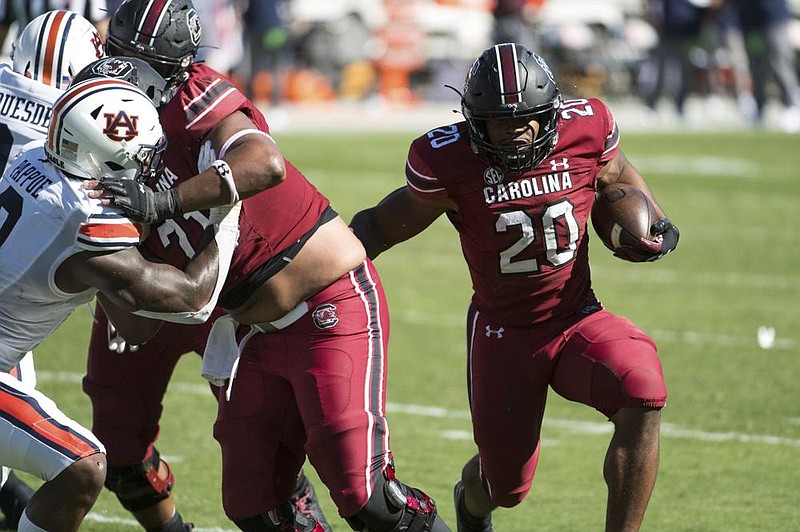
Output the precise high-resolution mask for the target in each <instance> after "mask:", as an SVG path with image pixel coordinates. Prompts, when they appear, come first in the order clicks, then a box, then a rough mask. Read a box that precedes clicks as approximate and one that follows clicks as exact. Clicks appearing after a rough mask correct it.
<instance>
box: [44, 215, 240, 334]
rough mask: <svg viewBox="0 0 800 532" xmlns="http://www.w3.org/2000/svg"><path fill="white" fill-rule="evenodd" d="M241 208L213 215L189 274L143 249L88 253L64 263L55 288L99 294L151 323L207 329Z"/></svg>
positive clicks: (187, 269) (59, 269)
mask: <svg viewBox="0 0 800 532" xmlns="http://www.w3.org/2000/svg"><path fill="white" fill-rule="evenodd" d="M239 212H240V204H237V205H235V206H234V207H230V208H221V209H214V210H212V213H211V221H212V224H211V225H210V226H209V232H208V235H209V239H208V242H207V243H206V245H204V246H203V247H202V248H201V249H200V250H199V251H198V253H197V254H196V255H195V256H194V257H193V258H192V260H190V261H189V263H188V264H187V266H186V268H185V270H183V271H182V270H179V269H178V268H176V267H174V266H171V265H169V264H165V263H159V262H150V261H148V260H147V259H146V258H145V257H144V256H142V254H141V253H140V252H139V250H138V248H133V247H131V248H126V249H124V250H120V251H115V252H111V253H103V252H95V251H84V252H80V253H76V254H75V255H72V256H71V257H69V258H68V259H67V260H65V261H64V262H63V263H62V264H61V265H60V266H59V267H58V270H57V271H56V284H57V285H58V286H59V288H61V290H64V291H65V292H70V293H75V292H80V291H83V290H86V289H89V288H96V289H97V290H98V291H99V292H101V293H102V294H103V295H104V296H105V297H106V298H107V299H108V300H109V301H111V302H112V303H113V304H114V305H116V306H118V307H120V308H121V309H123V310H126V311H128V312H134V313H136V314H137V315H140V316H145V317H148V318H155V319H163V320H168V321H174V322H178V323H202V322H204V321H206V320H207V319H208V317H209V316H210V315H211V311H212V310H213V309H214V307H215V306H216V303H217V298H218V297H219V294H220V291H221V289H222V286H223V285H224V283H225V279H226V277H227V275H228V269H229V267H230V262H231V258H232V256H233V250H234V249H235V248H236V243H237V241H238V238H239Z"/></svg>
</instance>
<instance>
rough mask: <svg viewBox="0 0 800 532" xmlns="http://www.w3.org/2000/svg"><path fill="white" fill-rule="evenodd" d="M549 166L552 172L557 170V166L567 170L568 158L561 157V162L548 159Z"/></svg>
mask: <svg viewBox="0 0 800 532" xmlns="http://www.w3.org/2000/svg"><path fill="white" fill-rule="evenodd" d="M550 168H552V169H553V172H555V171H557V170H558V169H559V168H563V169H564V170H569V159H567V158H566V157H562V158H561V162H558V161H556V160H555V159H550Z"/></svg>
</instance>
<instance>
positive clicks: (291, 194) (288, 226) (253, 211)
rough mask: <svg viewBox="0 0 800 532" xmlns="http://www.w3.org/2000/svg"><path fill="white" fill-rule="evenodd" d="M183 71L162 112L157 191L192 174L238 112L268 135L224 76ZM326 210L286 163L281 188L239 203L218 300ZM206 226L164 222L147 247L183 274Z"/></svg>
mask: <svg viewBox="0 0 800 532" xmlns="http://www.w3.org/2000/svg"><path fill="white" fill-rule="evenodd" d="M188 72H189V79H188V80H187V81H186V82H185V83H183V84H182V85H181V87H180V88H179V89H178V92H177V94H175V96H174V97H173V98H172V99H171V100H170V101H169V103H168V104H167V105H166V106H165V107H164V109H163V110H162V112H161V124H162V125H163V127H164V132H165V134H166V136H167V149H166V152H165V153H164V165H165V170H164V174H163V175H162V176H161V178H160V179H159V181H158V183H157V185H156V186H155V188H156V189H157V190H165V189H168V188H171V187H175V186H176V185H177V184H179V183H181V182H183V181H185V180H187V179H189V178H191V177H193V176H195V175H197V173H198V166H197V161H198V156H199V155H200V148H201V146H202V144H203V142H204V139H205V137H206V135H207V134H208V132H209V131H211V130H212V129H213V128H214V127H215V126H216V125H217V124H218V123H219V121H220V120H222V119H223V118H225V117H227V116H229V115H230V114H231V113H233V112H235V111H237V110H239V111H242V112H243V113H245V114H246V115H247V116H248V117H249V118H250V119H251V120H252V121H253V123H254V124H255V125H256V126H257V127H258V129H260V130H262V131H264V132H266V133H269V127H268V126H267V122H266V120H265V119H264V116H263V115H262V114H261V112H260V111H259V110H258V109H257V108H256V107H255V106H254V105H253V103H252V102H250V100H248V99H247V97H245V95H244V94H242V93H241V92H240V91H239V90H238V89H236V88H235V87H234V86H233V85H232V84H231V83H230V82H229V81H228V80H226V79H225V78H224V77H223V76H222V75H220V74H219V73H217V72H216V71H214V70H212V69H210V68H208V67H206V66H204V65H202V64H195V65H192V66H191V67H190V68H189V70H188ZM328 205H329V202H328V199H327V198H326V197H325V196H323V195H322V194H321V193H320V192H319V191H318V190H317V189H316V188H315V187H314V186H313V185H312V184H311V183H309V181H308V180H307V179H306V178H305V177H304V176H303V175H302V174H301V173H300V172H299V171H298V170H297V169H296V168H295V167H294V166H292V165H291V164H290V163H289V162H288V161H286V180H285V181H284V182H283V183H281V184H280V185H278V186H276V187H273V188H271V189H268V190H265V191H263V192H261V193H259V194H256V195H255V196H252V197H250V198H248V199H246V200H244V201H243V203H242V211H241V217H240V223H239V230H240V237H239V245H238V246H237V248H236V251H235V252H234V255H233V261H232V263H231V269H230V273H229V275H228V280H227V282H226V285H225V287H224V289H223V295H224V294H225V293H226V292H227V291H228V290H229V289H230V288H231V287H233V286H236V285H238V284H239V283H240V282H241V281H242V280H244V279H246V278H247V277H248V276H249V275H250V274H251V273H252V272H253V271H254V270H255V269H256V268H258V267H259V266H261V265H263V264H264V263H266V262H267V261H268V260H269V259H271V258H273V257H274V256H275V255H276V253H278V252H280V251H282V250H284V249H286V248H288V247H289V246H290V245H291V244H293V243H295V242H297V241H298V240H299V239H300V238H301V237H302V236H303V235H304V234H305V233H307V232H308V231H309V230H310V229H312V228H313V227H314V225H315V224H316V223H317V220H318V219H319V218H320V215H321V214H322V212H324V211H325V209H326V208H327V207H328ZM208 224H209V220H208V211H198V212H190V213H187V214H184V215H183V216H182V217H179V218H175V219H172V220H166V221H165V222H163V223H161V224H159V225H158V226H154V227H151V230H150V234H149V236H148V238H147V239H146V240H145V242H144V247H145V249H146V250H147V251H148V252H149V253H151V254H153V255H155V256H156V257H158V258H159V259H161V260H164V261H166V262H168V263H170V264H173V265H175V266H177V267H180V268H183V267H185V265H186V263H187V262H188V260H189V258H191V257H192V256H194V254H195V250H196V249H197V248H198V246H199V244H200V242H201V240H202V235H203V232H204V230H205V228H206V227H207V226H208Z"/></svg>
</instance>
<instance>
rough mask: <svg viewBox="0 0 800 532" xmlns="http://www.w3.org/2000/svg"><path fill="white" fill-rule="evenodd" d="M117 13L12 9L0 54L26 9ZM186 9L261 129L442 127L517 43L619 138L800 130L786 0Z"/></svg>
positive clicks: (84, 2) (240, 3) (356, 0)
mask: <svg viewBox="0 0 800 532" xmlns="http://www.w3.org/2000/svg"><path fill="white" fill-rule="evenodd" d="M15 1H17V0H7V1H6V2H0V4H2V3H8V4H9V5H12V6H13V5H14V3H15ZM120 3H121V0H94V1H91V0H33V1H26V2H22V3H21V4H19V5H23V4H25V5H26V6H27V7H24V8H20V9H19V10H18V11H19V14H18V16H17V18H18V19H19V20H17V21H16V22H11V21H10V20H9V21H8V22H9V24H8V28H7V29H8V30H9V31H8V32H7V34H8V36H7V37H6V38H5V45H4V48H3V50H4V52H5V53H6V54H7V53H8V49H9V47H10V42H11V41H12V39H13V34H14V30H15V28H16V27H17V26H18V25H19V24H20V23H21V22H24V18H25V16H26V15H25V12H26V11H27V12H31V11H35V10H36V9H37V6H36V5H34V4H41V5H46V6H47V7H49V8H58V7H66V8H68V9H73V10H76V11H79V12H83V14H85V15H87V16H88V18H90V19H91V20H93V21H94V22H95V23H96V24H97V25H98V28H100V29H101V32H102V31H104V27H105V22H106V20H107V17H108V13H111V12H113V10H114V9H115V8H116V6H118V5H119V4H120ZM194 3H195V6H196V7H197V9H198V11H199V13H200V17H201V20H202V22H203V46H202V47H201V50H200V57H199V58H200V59H202V60H204V61H206V63H208V64H209V65H210V66H211V67H212V68H215V69H216V70H218V71H220V72H222V73H223V74H226V75H228V76H229V77H230V78H231V79H232V80H233V81H234V82H235V83H236V84H237V85H238V86H239V87H240V88H241V89H242V90H243V91H244V92H245V93H246V94H247V95H248V96H250V97H251V98H252V99H253V100H254V101H256V102H257V103H258V104H259V105H260V106H262V108H263V109H264V110H265V112H266V114H267V118H268V119H269V121H270V124H271V127H272V128H273V129H285V128H290V129H291V128H294V129H313V128H315V127H325V126H326V125H327V126H328V127H330V126H333V127H368V128H369V127H375V126H386V127H390V126H392V125H394V124H396V122H397V120H401V123H404V122H402V121H406V122H418V120H417V119H418V118H422V119H423V120H425V119H426V123H427V125H428V126H430V127H432V126H434V125H437V124H438V120H446V121H448V122H449V121H452V118H453V117H452V116H450V115H449V113H450V111H452V109H455V108H457V107H458V97H457V95H456V94H455V93H454V92H453V91H452V90H450V89H448V88H447V87H446V85H451V86H453V87H455V88H461V85H462V84H463V80H464V76H465V73H466V71H467V69H468V68H469V65H470V64H471V62H472V61H473V60H474V59H475V58H476V57H477V56H478V55H479V54H480V52H481V51H482V50H483V49H485V48H486V47H488V46H490V45H491V44H494V43H500V42H509V41H516V42H520V43H522V44H525V45H527V46H528V47H529V48H531V49H532V50H534V51H537V52H538V53H539V54H540V55H542V56H543V57H544V58H545V59H546V60H547V61H548V63H549V64H550V67H551V68H552V69H553V71H554V73H555V74H556V78H557V80H558V81H559V84H560V86H561V88H562V91H563V92H564V93H565V95H566V96H567V97H575V96H579V97H588V96H597V97H601V98H603V99H605V100H606V101H607V102H608V103H610V104H611V106H612V109H614V111H615V112H616V114H617V115H618V116H617V118H618V120H619V121H620V123H621V124H622V125H623V126H625V127H628V128H630V127H638V128H645V129H646V128H657V127H660V128H685V127H691V128H709V127H711V128H719V127H737V128H741V127H747V126H758V127H765V128H771V129H777V130H780V131H784V132H789V133H797V132H800V87H798V81H797V79H798V64H799V62H798V57H800V53H798V50H800V0H589V1H586V0H326V1H325V2H319V1H315V0H194ZM103 4H105V5H103ZM13 18H14V17H11V19H13ZM355 104H360V105H355ZM354 109H357V110H358V111H359V113H362V114H360V115H359V116H364V117H365V118H366V120H362V121H359V120H354V119H353V111H354ZM398 110H399V111H400V112H397V111H398ZM320 113H325V119H322V118H323V117H322V116H321V115H320ZM431 113H433V114H434V115H441V118H440V117H439V116H435V117H434V116H431ZM376 121H377V123H376Z"/></svg>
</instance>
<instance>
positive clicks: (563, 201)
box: [406, 99, 619, 326]
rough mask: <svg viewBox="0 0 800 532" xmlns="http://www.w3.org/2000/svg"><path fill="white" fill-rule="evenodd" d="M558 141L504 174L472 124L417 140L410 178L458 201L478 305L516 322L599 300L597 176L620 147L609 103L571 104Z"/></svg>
mask: <svg viewBox="0 0 800 532" xmlns="http://www.w3.org/2000/svg"><path fill="white" fill-rule="evenodd" d="M558 128H559V129H558V131H559V136H558V142H557V144H556V146H555V148H554V149H553V151H552V152H551V153H550V154H549V155H548V157H546V158H545V159H544V161H542V163H541V164H540V165H539V166H538V167H536V168H533V169H531V170H530V171H528V172H526V173H524V174H522V175H504V173H503V171H502V170H501V169H500V168H497V167H493V166H490V165H487V163H486V162H484V161H483V160H482V159H481V158H479V157H477V156H476V155H475V154H474V153H473V152H472V149H471V147H470V141H469V135H468V129H467V126H466V123H464V122H461V123H457V124H451V125H449V126H444V127H440V128H436V129H433V130H431V131H429V132H428V133H426V134H425V135H423V136H421V137H419V138H417V139H415V140H414V141H413V142H412V144H411V147H410V149H409V155H408V159H407V162H406V183H407V186H408V188H409V189H410V190H411V191H413V193H414V194H417V195H418V196H420V197H422V198H441V197H448V198H450V199H451V200H452V201H453V202H454V203H455V205H456V208H457V211H456V212H452V213H448V218H449V219H450V222H451V223H452V224H453V226H454V227H455V228H456V230H457V231H458V233H459V237H460V241H461V248H462V251H463V254H464V258H465V259H466V262H467V265H468V267H469V271H470V276H471V279H472V286H473V289H474V295H473V302H474V303H475V306H476V308H477V309H478V310H479V311H480V312H483V313H486V314H487V315H489V316H491V318H492V319H494V320H497V321H498V322H501V323H506V324H508V325H518V326H529V325H531V324H535V323H541V322H543V321H546V320H548V319H551V318H565V317H567V316H570V315H572V314H574V313H576V312H578V311H579V310H580V309H581V308H583V307H584V306H586V305H592V304H596V303H597V301H596V299H595V298H594V295H593V293H592V290H591V282H590V275H589V262H588V239H589V236H588V233H587V227H588V224H587V222H588V219H589V213H590V212H591V207H592V204H593V201H594V194H595V190H596V177H597V173H598V172H599V170H600V169H601V168H602V166H603V165H605V164H606V163H607V162H608V161H610V160H611V159H612V158H613V157H614V156H616V154H617V153H618V149H619V133H618V130H617V127H616V123H615V121H614V119H613V116H612V115H611V112H610V111H609V110H608V108H607V107H606V105H605V104H604V103H603V102H601V101H600V100H596V99H583V100H568V101H566V102H564V104H563V107H562V109H561V111H560V113H559V117H558Z"/></svg>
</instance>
